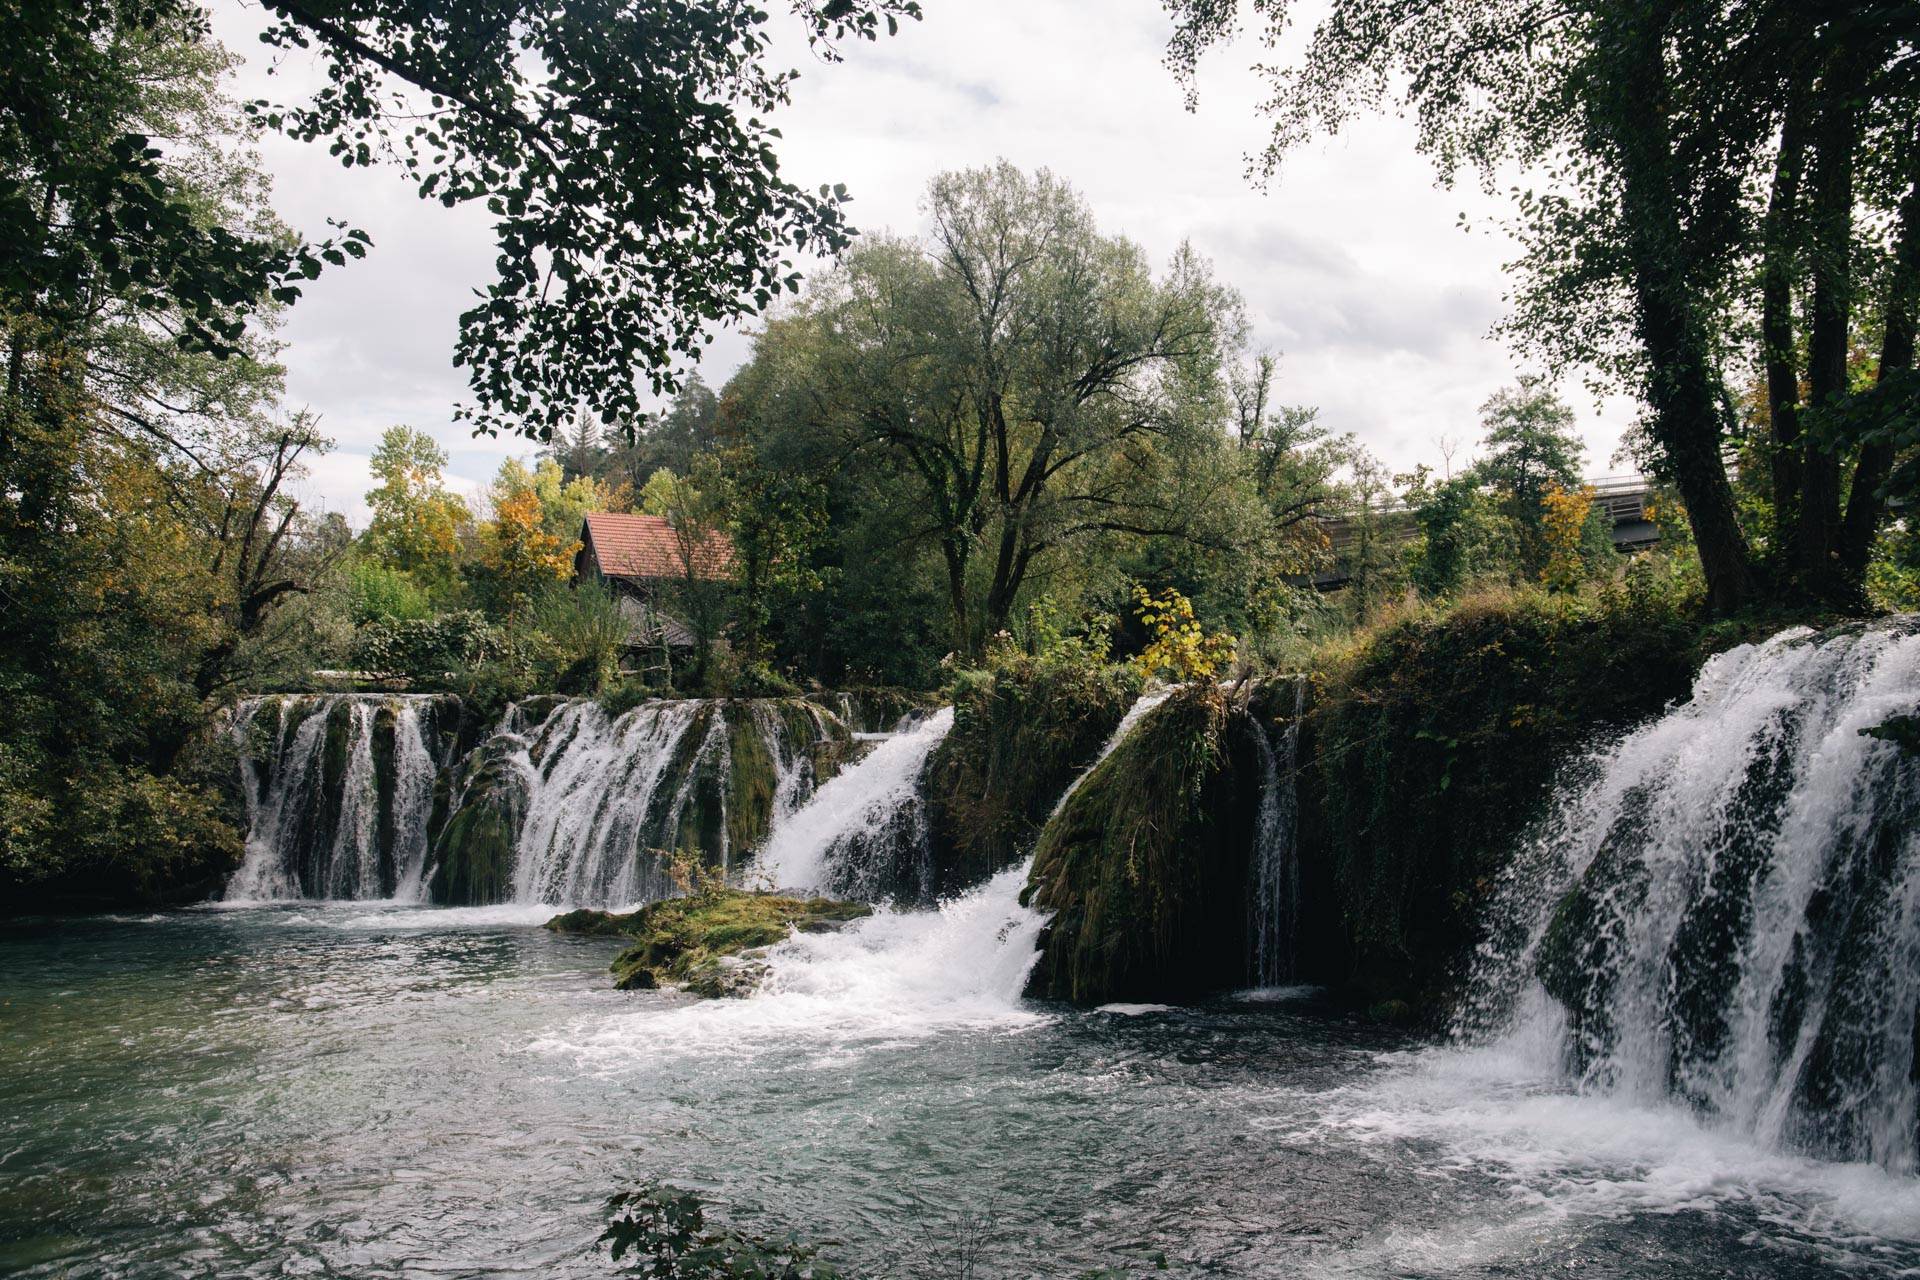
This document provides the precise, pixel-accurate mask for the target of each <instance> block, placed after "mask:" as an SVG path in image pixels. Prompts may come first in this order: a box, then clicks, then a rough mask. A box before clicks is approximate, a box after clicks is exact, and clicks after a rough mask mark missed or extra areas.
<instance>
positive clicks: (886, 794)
mask: <svg viewBox="0 0 1920 1280" xmlns="http://www.w3.org/2000/svg"><path fill="white" fill-rule="evenodd" d="M952 728H953V708H952V707H942V708H940V710H938V711H936V712H934V713H933V714H932V715H930V716H928V717H927V718H926V719H925V720H923V721H921V722H920V723H919V724H917V725H915V726H913V727H912V728H911V729H909V730H907V731H905V732H903V733H898V734H895V735H893V736H892V737H890V738H888V739H887V740H886V741H884V742H882V743H880V745H879V746H877V747H875V748H874V749H873V750H872V752H870V753H869V754H868V755H867V756H866V758H865V759H862V760H860V761H859V762H858V763H856V764H855V765H854V766H853V767H852V768H849V769H846V770H843V771H842V772H840V773H838V774H836V775H835V776H834V777H832V778H830V779H828V780H827V782H826V783H825V784H824V785H823V786H821V787H820V789H819V790H817V791H815V792H814V793H813V797H812V798H811V799H810V800H808V801H807V802H806V803H805V804H804V805H802V806H801V807H800V808H799V809H798V810H797V811H796V812H794V813H793V814H792V815H791V816H789V817H788V818H786V820H785V821H783V822H781V823H779V824H778V825H777V826H776V827H775V828H774V831H773V834H772V836H771V837H770V838H769V839H768V840H767V843H766V846H765V847H764V848H763V849H762V850H761V851H760V854H759V858H758V871H759V874H761V875H763V876H765V877H766V878H768V879H770V880H771V881H772V882H773V883H774V884H777V885H779V886H780V887H782V888H786V889H795V890H804V891H809V892H819V891H823V890H826V889H829V888H830V887H831V882H832V881H833V879H834V878H835V873H836V871H837V870H839V868H837V867H836V866H835V856H836V854H837V853H838V852H839V851H841V850H842V849H844V848H845V847H846V846H847V845H848V844H849V843H850V842H852V841H855V840H857V839H858V838H859V837H861V836H865V835H878V834H879V833H881V832H883V831H884V830H885V829H886V827H887V826H888V825H889V824H890V823H892V822H894V821H895V820H896V818H897V817H898V815H899V814H900V812H901V810H902V809H903V808H905V807H906V806H907V805H909V804H911V803H913V802H914V801H915V799H916V796H917V792H918V789H919V785H920V774H921V771H922V770H923V769H924V768H925V767H926V763H927V757H928V756H930V755H932V754H933V749H934V748H935V747H937V746H939V745H940V742H941V739H943V738H945V737H946V736H947V732H948V731H949V730H950V729H952Z"/></svg>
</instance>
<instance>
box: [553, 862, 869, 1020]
mask: <svg viewBox="0 0 1920 1280" xmlns="http://www.w3.org/2000/svg"><path fill="white" fill-rule="evenodd" d="M872 913H873V908H872V907H870V906H868V905H867V904H865V903H862V902H836V901H834V900H832V899H830V898H794V897H788V896H786V895H784V894H777V893H747V892H744V891H742V890H738V889H710V890H707V891H705V892H702V893H697V894H694V895H692V896H690V897H685V898H667V899H664V900H662V901H660V902H652V903H648V904H647V905H646V906H644V907H642V908H640V909H639V910H638V911H633V912H628V913H625V914H621V915H615V914H610V913H608V912H605V911H569V912H567V913H566V914H564V915H558V916H555V917H554V918H553V919H551V920H549V921H547V926H546V927H547V928H549V929H551V930H553V931H554V932H556V933H570V934H580V935H586V936H595V937H599V936H628V937H631V938H633V939H634V941H633V943H632V944H631V945H629V946H628V947H627V948H626V949H625V950H624V951H622V952H621V953H620V954H619V955H617V956H615V957H614V960H613V966H612V967H613V973H614V986H616V987H618V988H619V989H620V990H622V991H644V990H652V989H653V988H655V987H679V988H681V989H683V990H687V991H691V992H693V993H694V994H696V995H704V996H736V995H746V994H748V993H749V992H751V991H752V990H753V989H754V988H755V987H756V986H757V985H758V983H759V979H760V977H761V976H762V974H763V973H764V967H763V966H761V965H760V964H759V963H758V961H759V958H760V956H761V955H763V954H764V953H765V951H766V949H767V948H768V947H771V946H774V945H775V944H777V943H780V942H784V941H785V940H786V939H787V938H788V937H789V936H790V935H791V934H792V933H793V931H794V930H796V929H798V930H800V931H802V932H815V931H819V930H822V929H835V928H839V927H840V926H842V925H844V924H846V923H847V922H848V921H851V920H858V919H860V918H861V917H863V916H867V915H871V914H872Z"/></svg>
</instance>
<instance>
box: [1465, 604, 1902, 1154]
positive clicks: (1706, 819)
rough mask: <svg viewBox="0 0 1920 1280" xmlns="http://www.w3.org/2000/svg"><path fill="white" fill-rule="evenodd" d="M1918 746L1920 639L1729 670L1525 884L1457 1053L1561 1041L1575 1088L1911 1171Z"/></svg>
mask: <svg viewBox="0 0 1920 1280" xmlns="http://www.w3.org/2000/svg"><path fill="white" fill-rule="evenodd" d="M1916 726H1920V620H1916V619H1913V618H1905V619H1898V620H1894V621H1892V622H1886V623H1880V624H1875V625H1873V626H1869V627H1863V628H1855V629H1848V630H1843V631H1838V632H1833V633H1829V634H1826V635H1823V636H1816V635H1814V634H1812V633H1810V632H1808V631H1806V630H1804V629H1800V630H1794V631H1789V632H1785V633H1783V634H1781V635H1778V636H1775V637H1774V638H1773V639H1771V640H1769V641H1767V642H1766V643H1764V644H1761V645H1757V646H1743V647H1741V648H1738V649H1734V650H1731V651H1729V652H1727V653H1724V654H1721V655H1719V656H1718V657H1716V658H1714V659H1713V660H1712V661H1710V662H1709V663H1708V664H1707V665H1706V666H1705V668H1704V669H1703V670H1702V672H1701V674H1700V677H1699V679H1698V681H1697V683H1696V685H1695V688H1694V693H1693V697H1692V700H1691V701H1690V702H1688V703H1686V704H1685V705H1683V706H1680V707H1678V708H1676V709H1675V710H1673V711H1671V712H1669V713H1668V714H1667V715H1665V716H1663V717H1662V718H1660V719H1659V720H1657V721H1655V722H1653V723H1651V724H1648V725H1646V726H1645V727H1643V728H1641V729H1640V730H1638V731H1636V732H1634V733H1631V734H1629V735H1627V736H1626V737H1625V738H1623V739H1622V740H1620V741H1619V742H1617V743H1616V744H1614V745H1612V746H1611V747H1609V748H1606V749H1604V750H1602V751H1600V752H1598V753H1597V754H1596V755H1595V757H1594V758H1592V759H1591V760H1589V761H1588V762H1586V765H1585V768H1584V770H1582V771H1577V775H1578V776H1577V777H1576V779H1575V781H1574V783H1573V785H1571V786H1568V787H1567V788H1565V789H1564V790H1563V793H1562V797H1561V799H1560V801H1559V803H1558V805H1557V806H1556V809H1555V811H1554V812H1553V814H1552V815H1551V817H1550V819H1549V820H1548V822H1547V823H1546V824H1545V826H1544V828H1543V830H1542V833H1541V834H1540V835H1539V837H1538V838H1537V839H1536V840H1535V841H1534V842H1532V843H1531V844H1530V845H1529V847H1527V848H1526V849H1525V850H1524V851H1523V853H1522V856H1521V857H1520V858H1519V859H1518V860H1517V861H1516V863H1515V864H1514V866H1513V867H1512V868H1511V870H1510V872H1509V874H1508V877H1507V879H1506V882H1505V885H1504V888H1503V898H1502V902H1501V905H1500V909H1499V911H1498V912H1497V914H1496V917H1495V920H1496V923H1495V927H1494V929H1493V931H1492V934H1491V938H1490V940H1489V942H1488V943H1487V944H1486V945H1485V946H1484V947H1483V952H1482V955H1481V958H1480V961H1479V964H1478V970H1477V974H1476V980H1475V994H1474V998H1473V1000H1472V1001H1471V1002H1470V1004H1469V1006H1468V1009H1467V1012H1466V1014H1465V1015H1464V1017H1463V1022H1462V1026H1461V1031H1462V1033H1463V1035H1465V1036H1468V1037H1472V1038H1484V1037H1487V1036H1489V1035H1493V1036H1498V1035H1501V1034H1507V1035H1517V1036H1534V1037H1537V1036H1539V1035H1541V1034H1548V1035H1558V1036H1559V1037H1560V1038H1561V1043H1562V1046H1563V1051H1564V1055H1565V1059H1566V1062H1567V1064H1568V1068H1569V1069H1570V1070H1571V1071H1572V1072H1573V1074H1574V1077H1575V1079H1576V1081H1577V1082H1578V1083H1579V1084H1580V1085H1581V1086H1582V1087H1583V1088H1585V1089H1590V1090H1600V1091H1607V1092H1611V1093H1614V1094H1619V1095H1623V1096H1626V1097H1628V1098H1632V1099H1642V1100H1644V1099H1650V1098H1652V1099H1658V1098H1666V1097H1673V1098H1676V1099H1679V1100H1681V1101H1683V1102H1684V1103H1686V1104H1687V1105H1689V1106H1690V1107H1692V1108H1693V1109H1694V1110H1695V1111H1696V1112H1698V1113H1699V1114H1701V1115H1702V1116H1703V1117H1705V1118H1707V1119H1709V1120H1710V1121H1711V1122H1713V1123H1715V1124H1719V1125H1724V1126H1726V1127H1729V1128H1731V1129H1732V1130H1734V1131H1735V1132H1738V1133H1741V1134H1744V1135H1746V1136H1748V1137H1750V1138H1752V1139H1754V1140H1757V1141H1759V1142H1760V1143H1762V1144H1763V1145H1768V1146H1776V1147H1783V1148H1787V1149H1790V1150H1797V1151H1803V1152H1807V1153H1809V1154H1813V1155H1818V1156H1823V1157H1828V1158H1837V1159H1847V1160H1868V1161H1873V1162H1875V1163H1878V1164H1879V1165H1881V1166H1883V1167H1885V1168H1887V1169H1889V1170H1892V1171H1894V1172H1899V1173H1911V1172H1913V1171H1914V1170H1915V1168H1916V1148H1917V1146H1920V1106H1917V1105H1916V1103H1917V1101H1920V1097H1917V1089H1920V1086H1917V1083H1916V1082H1917V1081H1920V1061H1916V1042H1917V1041H1920V752H1916V751H1915V749H1914V745H1913V730H1914V729H1915V727H1916ZM1902 738H1905V739H1906V740H1905V741H1904V742H1903V741H1901V739H1902ZM1549 997H1551V998H1549Z"/></svg>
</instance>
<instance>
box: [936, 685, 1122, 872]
mask: <svg viewBox="0 0 1920 1280" xmlns="http://www.w3.org/2000/svg"><path fill="white" fill-rule="evenodd" d="M1139 694H1140V679H1139V677H1138V675H1136V674H1135V673H1134V672H1133V670H1132V669H1131V668H1130V667H1125V666H1105V665H1102V666H1092V665H1081V664H1048V663H1044V662H1039V661H1033V660H1027V661H1023V662H1017V663H1009V664H1004V665H1002V666H1000V667H998V668H996V669H995V670H993V671H990V672H988V671H976V672H966V673H963V674H962V675H961V677H960V678H959V679H958V680H956V682H955V684H954V688H953V729H952V731H951V732H950V733H948V735H947V736H946V738H945V740H943V741H942V742H941V744H940V746H939V747H938V748H936V749H935V751H934V754H933V757H932V759H931V760H930V761H929V762H928V765H927V774H926V782H925V789H926V796H927V820H928V828H929V838H930V843H931V845H932V853H933V878H934V884H933V889H934V891H935V893H936V894H950V893H954V892H956V891H958V890H961V889H965V888H967V887H969V886H971V885H974V884H978V883H979V882H981V881H983V880H985V879H987V878H989V877H990V876H992V875H993V874H994V873H995V872H998V871H1000V870H1002V869H1003V868H1005V867H1008V866H1011V865H1012V864H1013V863H1015V862H1017V861H1019V860H1020V859H1021V858H1022V857H1024V856H1025V855H1026V854H1027V852H1028V851H1029V850H1031V849H1032V848H1033V847H1034V844H1035V842H1036V841H1037V840H1038V839H1039V838H1040V830H1041V827H1042V826H1043V825H1044V824H1045V823H1046V820H1047V817H1048V815H1049V814H1050V813H1052V811H1053V807H1054V805H1055V804H1056V803H1058V802H1059V799H1060V796H1061V795H1062V794H1063V793H1064V792H1065V791H1066V789H1067V788H1068V787H1069V786H1070V785H1072V783H1073V780H1074V779H1075V778H1076V777H1078V776H1079V775H1080V773H1081V772H1082V771H1083V770H1084V769H1085V768H1086V767H1087V765H1089V764H1090V763H1092V761H1093V759H1094V757H1095V756H1097V755H1098V754H1099V752H1100V747H1101V745H1102V744H1103V743H1105V742H1106V740H1107V737H1108V735H1110V734H1111V733H1112V732H1113V728H1114V726H1115V725H1116V724H1118V723H1119V722H1120V717H1121V716H1122V715H1124V714H1126V710H1127V708H1128V707H1129V706H1130V705H1132V703H1133V701H1134V699H1135V698H1137V697H1138V696H1139Z"/></svg>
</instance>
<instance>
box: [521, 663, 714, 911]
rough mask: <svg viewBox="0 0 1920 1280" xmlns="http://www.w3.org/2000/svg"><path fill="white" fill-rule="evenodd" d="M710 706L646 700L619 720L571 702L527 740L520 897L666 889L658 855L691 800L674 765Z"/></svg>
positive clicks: (588, 896) (565, 899)
mask: <svg viewBox="0 0 1920 1280" xmlns="http://www.w3.org/2000/svg"><path fill="white" fill-rule="evenodd" d="M701 705H702V704H700V703H697V702H691V701H677V702H646V703H642V704H640V705H639V706H637V707H635V708H634V709H633V710H631V711H629V712H627V713H626V714H625V715H623V716H620V717H619V718H618V719H611V718H609V717H608V715H607V713H606V711H605V710H604V709H603V708H602V707H601V706H600V705H599V704H598V703H596V702H571V703H568V704H566V705H565V706H563V707H561V708H560V709H559V710H558V711H556V712H554V713H553V714H552V715H551V716H550V717H548V719H547V720H546V722H545V723H544V724H542V725H541V726H540V727H539V728H538V729H537V730H536V731H535V732H534V733H533V734H532V735H531V736H530V737H528V738H527V740H526V745H525V746H524V747H523V748H522V749H523V750H524V752H525V761H526V767H527V769H528V770H529V774H528V776H529V777H530V778H531V780H532V786H531V792H530V795H529V796H528V799H527V805H526V818H525V820H524V821H523V823H522V825H521V828H520V836H519V839H518V841H517V842H516V846H515V853H516V857H515V860H514V873H513V900H514V901H515V902H528V903H531V902H552V903H585V904H598V905H618V904H621V903H627V902H636V901H640V900H642V899H644V898H658V897H663V896H665V894H666V893H667V892H668V888H669V886H667V884H666V883H665V879H664V874H663V872H662V871H661V869H660V868H659V867H658V866H657V857H656V856H655V855H656V854H657V853H658V852H659V851H661V850H666V849H670V848H672V847H673V837H674V835H675V829H676V828H677V826H678V819H679V816H680V810H681V809H682V808H683V807H684V803H685V797H684V793H683V790H682V786H681V784H683V783H684V781H685V777H684V775H681V776H679V777H675V776H673V771H672V770H671V769H670V766H671V765H672V764H673V761H674V756H675V754H676V752H677V751H678V749H679V747H680V741H681V739H682V738H683V737H685V736H686V733H687V730H688V728H689V727H691V725H692V724H693V721H694V718H695V715H696V714H697V713H698V712H699V710H700V709H701ZM663 783H664V784H667V785H666V787H665V788H663Z"/></svg>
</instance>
